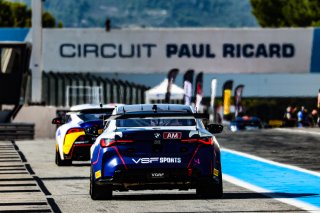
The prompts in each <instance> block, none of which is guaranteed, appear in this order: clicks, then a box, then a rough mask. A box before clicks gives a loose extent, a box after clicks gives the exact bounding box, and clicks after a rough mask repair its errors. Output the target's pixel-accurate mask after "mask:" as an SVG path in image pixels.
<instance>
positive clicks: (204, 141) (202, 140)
mask: <svg viewBox="0 0 320 213" xmlns="http://www.w3.org/2000/svg"><path fill="white" fill-rule="evenodd" d="M181 142H182V143H201V144H204V145H212V144H213V140H212V137H207V138H194V139H182V140H181Z"/></svg>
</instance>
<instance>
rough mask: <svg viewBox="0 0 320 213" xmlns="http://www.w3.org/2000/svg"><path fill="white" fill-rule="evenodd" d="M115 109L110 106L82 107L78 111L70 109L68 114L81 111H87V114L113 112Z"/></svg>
mask: <svg viewBox="0 0 320 213" xmlns="http://www.w3.org/2000/svg"><path fill="white" fill-rule="evenodd" d="M112 111H113V109H109V108H100V109H99V108H98V109H82V110H78V111H69V112H68V113H67V114H81V113H86V114H103V113H106V114H111V113H112Z"/></svg>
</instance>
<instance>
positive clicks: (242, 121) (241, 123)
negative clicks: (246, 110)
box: [230, 116, 263, 132]
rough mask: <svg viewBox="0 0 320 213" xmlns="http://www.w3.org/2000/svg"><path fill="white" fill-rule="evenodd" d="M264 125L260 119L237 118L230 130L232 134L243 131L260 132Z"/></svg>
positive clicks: (232, 122) (231, 123) (231, 124)
mask: <svg viewBox="0 0 320 213" xmlns="http://www.w3.org/2000/svg"><path fill="white" fill-rule="evenodd" d="M262 128H263V125H262V122H261V120H260V118H258V117H249V116H243V117H237V118H236V119H235V120H232V121H231V122H230V130H231V131H232V132H236V131H241V130H258V129H262Z"/></svg>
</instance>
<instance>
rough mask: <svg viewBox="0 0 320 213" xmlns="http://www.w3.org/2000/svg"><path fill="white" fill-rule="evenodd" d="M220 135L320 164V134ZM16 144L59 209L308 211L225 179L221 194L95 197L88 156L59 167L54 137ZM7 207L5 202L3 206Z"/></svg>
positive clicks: (241, 146) (273, 155) (249, 147)
mask: <svg viewBox="0 0 320 213" xmlns="http://www.w3.org/2000/svg"><path fill="white" fill-rule="evenodd" d="M217 138H218V140H219V142H220V144H221V146H222V147H223V148H229V149H234V150H238V151H241V152H246V153H250V154H254V155H257V156H260V157H265V158H267V159H270V160H274V161H277V162H281V163H287V164H291V165H296V166H299V167H302V168H306V169H312V170H314V171H319V170H320V165H319V160H318V156H319V154H320V153H319V149H315V148H316V147H317V146H318V144H319V143H320V140H318V139H317V138H318V136H317V135H309V134H304V133H299V134H293V133H291V132H283V131H277V130H264V131H259V132H241V133H236V134H234V133H230V132H228V131H225V132H224V133H222V134H220V135H218V136H217ZM16 144H17V146H18V148H19V150H21V152H22V153H23V155H24V156H25V160H26V162H25V163H27V164H30V166H31V171H34V175H33V176H34V177H37V178H39V180H38V181H37V183H38V185H39V183H40V188H41V191H42V192H43V194H44V196H45V197H46V198H47V200H48V199H52V201H53V202H52V203H54V204H57V205H53V206H51V209H53V211H55V212H304V211H303V210H301V209H299V208H297V207H294V206H291V205H288V204H285V203H282V202H279V201H277V200H274V199H272V198H269V197H266V196H264V195H261V194H258V193H255V192H252V191H249V190H247V189H244V188H242V187H239V186H236V185H233V184H231V183H229V182H227V181H224V192H225V196H224V198H223V199H221V200H211V199H199V198H198V197H196V196H195V191H194V190H189V191H177V190H171V191H169V190H161V191H148V190H146V191H130V192H121V193H120V192H115V193H114V199H113V200H111V201H92V200H91V199H90V196H89V193H88V191H89V164H88V162H78V163H76V164H75V165H73V166H69V167H57V166H56V165H55V164H54V154H55V153H54V152H55V142H54V140H34V141H21V142H16ZM299 150H301V154H299ZM316 156H317V157H316ZM29 170H30V169H29ZM0 196H2V194H0ZM1 200H2V197H1ZM3 205H5V204H3ZM1 209H3V206H0V210H1Z"/></svg>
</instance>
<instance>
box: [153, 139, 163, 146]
mask: <svg viewBox="0 0 320 213" xmlns="http://www.w3.org/2000/svg"><path fill="white" fill-rule="evenodd" d="M153 144H158V145H159V144H161V140H154V141H153Z"/></svg>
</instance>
